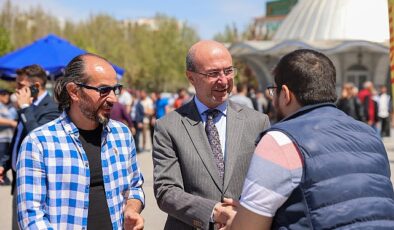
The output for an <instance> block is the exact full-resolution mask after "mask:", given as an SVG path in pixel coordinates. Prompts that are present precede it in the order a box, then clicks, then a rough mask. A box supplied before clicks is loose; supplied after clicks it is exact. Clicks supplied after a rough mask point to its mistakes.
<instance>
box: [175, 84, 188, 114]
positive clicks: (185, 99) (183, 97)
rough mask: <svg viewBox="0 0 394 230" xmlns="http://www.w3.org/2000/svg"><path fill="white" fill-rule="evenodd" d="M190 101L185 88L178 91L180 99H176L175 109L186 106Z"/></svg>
mask: <svg viewBox="0 0 394 230" xmlns="http://www.w3.org/2000/svg"><path fill="white" fill-rule="evenodd" d="M188 101H189V94H188V93H187V91H186V89H185V88H180V89H178V97H177V98H176V99H175V102H174V105H173V107H174V109H178V108H179V107H181V106H182V105H184V104H186V102H188Z"/></svg>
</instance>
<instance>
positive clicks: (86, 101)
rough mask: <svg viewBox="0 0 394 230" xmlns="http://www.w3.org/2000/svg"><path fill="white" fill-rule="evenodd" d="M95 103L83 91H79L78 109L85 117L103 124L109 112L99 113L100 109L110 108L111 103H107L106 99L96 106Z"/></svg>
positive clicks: (107, 118)
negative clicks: (79, 101)
mask: <svg viewBox="0 0 394 230" xmlns="http://www.w3.org/2000/svg"><path fill="white" fill-rule="evenodd" d="M96 104H97V103H94V102H93V101H92V100H91V99H90V97H88V96H87V95H85V93H81V103H80V104H79V109H80V110H81V112H82V114H83V115H84V116H85V117H86V118H88V119H90V120H92V121H96V122H98V123H99V124H102V125H104V126H105V125H107V124H108V122H109V117H110V114H109V113H108V114H106V113H100V110H102V109H111V108H112V104H110V103H108V102H107V101H104V102H103V103H102V104H101V105H99V106H96Z"/></svg>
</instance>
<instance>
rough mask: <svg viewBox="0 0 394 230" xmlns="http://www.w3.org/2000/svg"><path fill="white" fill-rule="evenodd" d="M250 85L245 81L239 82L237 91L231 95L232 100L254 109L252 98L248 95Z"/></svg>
mask: <svg viewBox="0 0 394 230" xmlns="http://www.w3.org/2000/svg"><path fill="white" fill-rule="evenodd" d="M247 94H248V86H247V85H246V84H244V83H238V84H237V93H236V94H234V95H232V96H231V97H230V100H231V101H233V102H235V103H238V104H240V105H243V106H246V107H248V108H250V109H254V107H253V103H252V100H251V99H250V98H249V97H247Z"/></svg>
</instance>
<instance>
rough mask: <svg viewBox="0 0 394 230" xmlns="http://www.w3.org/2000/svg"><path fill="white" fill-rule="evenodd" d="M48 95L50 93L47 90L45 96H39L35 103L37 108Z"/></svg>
mask: <svg viewBox="0 0 394 230" xmlns="http://www.w3.org/2000/svg"><path fill="white" fill-rule="evenodd" d="M47 95H48V91H46V90H45V92H44V93H43V94H41V96H38V97H37V99H36V100H35V101H34V102H33V104H34V105H35V106H38V105H39V104H40V103H41V101H42V100H44V97H46V96H47Z"/></svg>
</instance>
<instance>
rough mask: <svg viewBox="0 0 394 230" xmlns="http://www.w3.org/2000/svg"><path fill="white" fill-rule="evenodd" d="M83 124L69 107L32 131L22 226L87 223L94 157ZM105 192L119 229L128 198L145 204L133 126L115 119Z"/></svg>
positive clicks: (24, 166) (107, 147)
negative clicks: (86, 148) (80, 125)
mask: <svg viewBox="0 0 394 230" xmlns="http://www.w3.org/2000/svg"><path fill="white" fill-rule="evenodd" d="M78 137H79V132H78V128H77V127H76V126H75V125H74V124H73V123H72V121H71V120H70V118H69V117H68V116H67V114H66V113H65V112H64V113H63V114H62V115H61V116H60V117H59V118H57V119H56V120H53V121H51V122H49V123H47V124H45V125H43V126H41V127H39V128H37V129H35V130H34V131H32V132H31V133H30V134H29V135H28V136H27V137H26V138H25V139H24V141H23V143H22V146H21V148H20V151H19V156H18V163H17V189H18V198H17V202H18V221H19V225H20V227H21V228H22V229H27V228H28V229H86V228H87V220H88V207H89V184H90V170H89V162H88V158H87V156H86V153H85V151H84V150H83V148H82V144H81V142H80V141H79V139H78ZM101 143H102V144H101V163H102V167H103V181H104V189H105V195H106V198H107V204H108V208H109V213H110V215H111V222H112V226H113V229H121V228H122V227H123V208H124V206H125V204H126V201H127V199H138V200H140V201H141V202H142V204H144V193H143V190H142V187H141V186H142V184H143V177H142V174H141V172H140V170H139V168H138V165H137V158H136V150H135V145H134V141H133V138H132V136H131V133H130V131H129V129H128V128H127V127H126V126H125V125H123V124H122V123H120V122H116V121H113V120H110V121H109V123H108V125H107V126H106V127H104V129H103V134H102V141H101Z"/></svg>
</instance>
